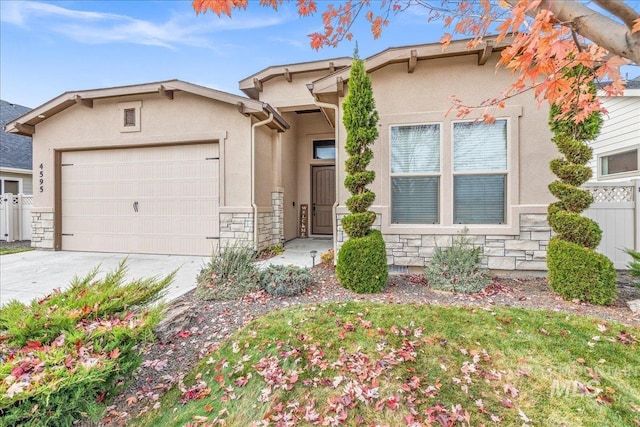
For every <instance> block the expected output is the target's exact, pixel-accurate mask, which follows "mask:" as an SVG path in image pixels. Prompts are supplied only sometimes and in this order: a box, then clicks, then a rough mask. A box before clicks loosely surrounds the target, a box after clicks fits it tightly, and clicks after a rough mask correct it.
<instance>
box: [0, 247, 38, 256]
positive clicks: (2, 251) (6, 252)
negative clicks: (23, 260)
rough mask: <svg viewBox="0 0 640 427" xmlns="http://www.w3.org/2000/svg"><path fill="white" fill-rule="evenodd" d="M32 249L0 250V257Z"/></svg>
mask: <svg viewBox="0 0 640 427" xmlns="http://www.w3.org/2000/svg"><path fill="white" fill-rule="evenodd" d="M31 250H33V248H0V255H9V254H17V253H19V252H27V251H31Z"/></svg>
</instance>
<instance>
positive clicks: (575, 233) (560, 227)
mask: <svg viewBox="0 0 640 427" xmlns="http://www.w3.org/2000/svg"><path fill="white" fill-rule="evenodd" d="M549 225H551V227H553V230H554V231H555V232H556V233H557V235H558V237H560V238H562V239H563V240H566V241H568V242H573V243H575V244H577V245H579V246H584V247H586V248H590V249H595V248H596V247H598V244H599V243H600V240H601V238H602V230H601V229H600V226H599V225H598V223H597V222H595V221H594V220H592V219H591V218H587V217H584V216H581V215H580V214H577V213H573V212H567V211H562V210H561V211H558V212H556V213H554V214H553V215H551V216H549Z"/></svg>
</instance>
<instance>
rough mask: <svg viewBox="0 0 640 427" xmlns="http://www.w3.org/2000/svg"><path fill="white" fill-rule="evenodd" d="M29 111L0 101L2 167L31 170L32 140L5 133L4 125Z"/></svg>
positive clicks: (0, 155) (0, 156)
mask: <svg viewBox="0 0 640 427" xmlns="http://www.w3.org/2000/svg"><path fill="white" fill-rule="evenodd" d="M29 111H31V108H28V107H24V106H22V105H17V104H11V103H9V102H7V101H2V100H0V127H1V128H2V130H1V132H0V167H5V168H16V169H27V170H31V168H32V165H31V162H32V156H33V149H32V141H31V138H30V137H28V136H22V135H15V134H12V133H7V132H5V131H4V125H6V124H7V123H8V122H10V121H12V120H14V119H16V118H18V117H20V116H22V115H23V114H25V113H27V112H29Z"/></svg>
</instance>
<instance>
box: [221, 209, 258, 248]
mask: <svg viewBox="0 0 640 427" xmlns="http://www.w3.org/2000/svg"><path fill="white" fill-rule="evenodd" d="M236 243H237V244H246V245H249V246H253V214H252V213H221V214H220V247H221V248H224V247H226V246H229V245H233V244H236Z"/></svg>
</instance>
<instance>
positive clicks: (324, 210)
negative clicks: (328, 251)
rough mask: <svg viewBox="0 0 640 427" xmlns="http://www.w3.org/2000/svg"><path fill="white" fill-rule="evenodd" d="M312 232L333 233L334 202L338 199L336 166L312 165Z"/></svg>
mask: <svg viewBox="0 0 640 427" xmlns="http://www.w3.org/2000/svg"><path fill="white" fill-rule="evenodd" d="M311 174H312V180H311V181H312V184H311V187H312V188H311V194H312V197H311V199H312V200H311V233H313V234H332V233H333V215H332V209H333V204H334V203H335V201H336V167H335V166H333V165H331V166H312V167H311Z"/></svg>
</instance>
